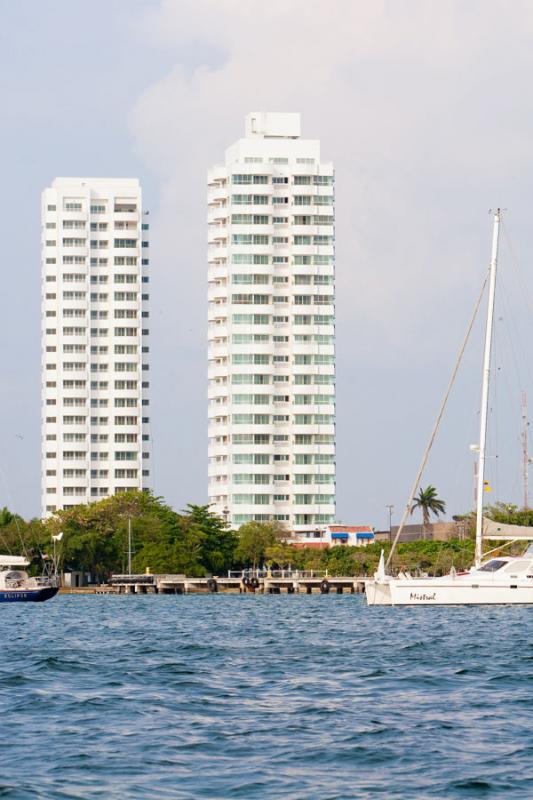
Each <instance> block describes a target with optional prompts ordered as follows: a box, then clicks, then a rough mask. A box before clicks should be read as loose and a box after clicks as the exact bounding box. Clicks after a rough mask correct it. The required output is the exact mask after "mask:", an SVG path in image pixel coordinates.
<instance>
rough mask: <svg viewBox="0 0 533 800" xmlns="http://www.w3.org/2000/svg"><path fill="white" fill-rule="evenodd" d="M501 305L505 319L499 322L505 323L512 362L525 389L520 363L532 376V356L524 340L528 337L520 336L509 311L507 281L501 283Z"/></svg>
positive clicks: (504, 328) (514, 319)
mask: <svg viewBox="0 0 533 800" xmlns="http://www.w3.org/2000/svg"><path fill="white" fill-rule="evenodd" d="M499 299H500V301H501V302H500V305H501V309H502V312H503V317H501V318H500V319H499V320H498V321H499V322H503V325H501V327H503V330H504V332H505V335H506V338H507V340H508V343H509V349H510V351H511V355H512V360H513V361H514V367H515V369H516V373H517V375H518V380H519V384H520V386H521V387H524V385H525V384H524V380H523V376H522V370H521V369H520V363H521V362H523V364H524V365H525V368H526V372H527V373H528V375H530V374H531V372H532V369H531V365H530V364H529V363H528V362H529V361H530V356H528V354H527V352H526V350H525V348H524V340H525V338H526V337H524V336H521V335H520V331H519V329H518V325H517V320H516V318H515V315H514V314H512V313H511V312H509V313H508V311H509V297H508V292H507V284H506V281H505V279H504V280H502V281H501V282H500V298H499ZM515 341H516V342H517V343H518V348H517V347H516V346H515ZM517 349H518V350H519V351H520V356H521V359H520V360H519V358H518V354H517Z"/></svg>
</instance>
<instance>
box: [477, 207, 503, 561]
mask: <svg viewBox="0 0 533 800" xmlns="http://www.w3.org/2000/svg"><path fill="white" fill-rule="evenodd" d="M500 216H501V212H500V209H499V208H498V209H496V211H495V212H494V227H493V232H492V253H491V258H490V267H489V299H488V303H487V327H486V330H485V350H484V354H483V383H482V389H481V415H480V424H479V460H478V463H479V468H478V474H477V498H476V501H477V502H476V553H475V564H476V567H479V566H480V564H481V556H482V548H483V490H484V487H485V458H486V456H485V449H486V444H487V417H488V411H489V378H490V359H491V349H492V323H493V321H494V296H495V293H496V269H497V266H498V243H499V236H500Z"/></svg>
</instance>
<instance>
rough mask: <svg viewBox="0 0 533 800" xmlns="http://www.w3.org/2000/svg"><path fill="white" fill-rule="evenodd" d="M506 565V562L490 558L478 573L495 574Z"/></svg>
mask: <svg viewBox="0 0 533 800" xmlns="http://www.w3.org/2000/svg"><path fill="white" fill-rule="evenodd" d="M507 563H508V562H507V561H501V560H500V559H499V558H492V559H491V560H490V561H487V563H486V564H483V566H482V567H480V568H479V570H480V572H496V571H497V570H499V569H501V568H502V567H504V566H505V565H506V564H507Z"/></svg>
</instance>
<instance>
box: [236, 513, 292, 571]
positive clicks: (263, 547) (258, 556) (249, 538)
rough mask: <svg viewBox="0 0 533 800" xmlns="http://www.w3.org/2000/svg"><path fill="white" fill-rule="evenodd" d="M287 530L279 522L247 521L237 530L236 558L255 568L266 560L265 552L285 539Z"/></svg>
mask: <svg viewBox="0 0 533 800" xmlns="http://www.w3.org/2000/svg"><path fill="white" fill-rule="evenodd" d="M286 535H287V534H286V531H284V529H283V527H282V526H281V525H280V524H279V522H245V523H244V524H243V525H241V527H240V528H239V530H238V531H237V537H238V543H237V547H236V550H235V557H236V559H237V560H238V561H239V562H240V563H241V564H243V565H244V566H250V565H252V567H253V568H254V569H255V568H256V567H257V566H258V565H259V564H262V563H263V562H264V560H265V554H266V552H267V551H268V550H269V548H272V547H273V546H274V545H276V544H279V543H281V542H282V541H283V539H284V537H285V536H286Z"/></svg>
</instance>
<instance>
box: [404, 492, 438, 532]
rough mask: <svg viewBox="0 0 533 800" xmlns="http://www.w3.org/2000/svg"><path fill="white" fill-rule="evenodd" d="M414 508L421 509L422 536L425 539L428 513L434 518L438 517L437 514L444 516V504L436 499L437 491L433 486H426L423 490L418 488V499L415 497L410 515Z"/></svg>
mask: <svg viewBox="0 0 533 800" xmlns="http://www.w3.org/2000/svg"><path fill="white" fill-rule="evenodd" d="M415 508H421V509H422V535H423V537H424V539H425V538H426V529H427V526H428V525H429V515H430V513H431V514H434V515H435V516H436V517H438V516H439V514H444V513H445V511H446V503H445V502H444V501H443V500H441V499H440V498H439V497H437V490H436V489H435V487H434V486H426V488H425V489H422V487H420V491H419V493H418V497H415V499H414V503H413V505H412V507H411V514H412V513H413V511H414V510H415Z"/></svg>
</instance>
